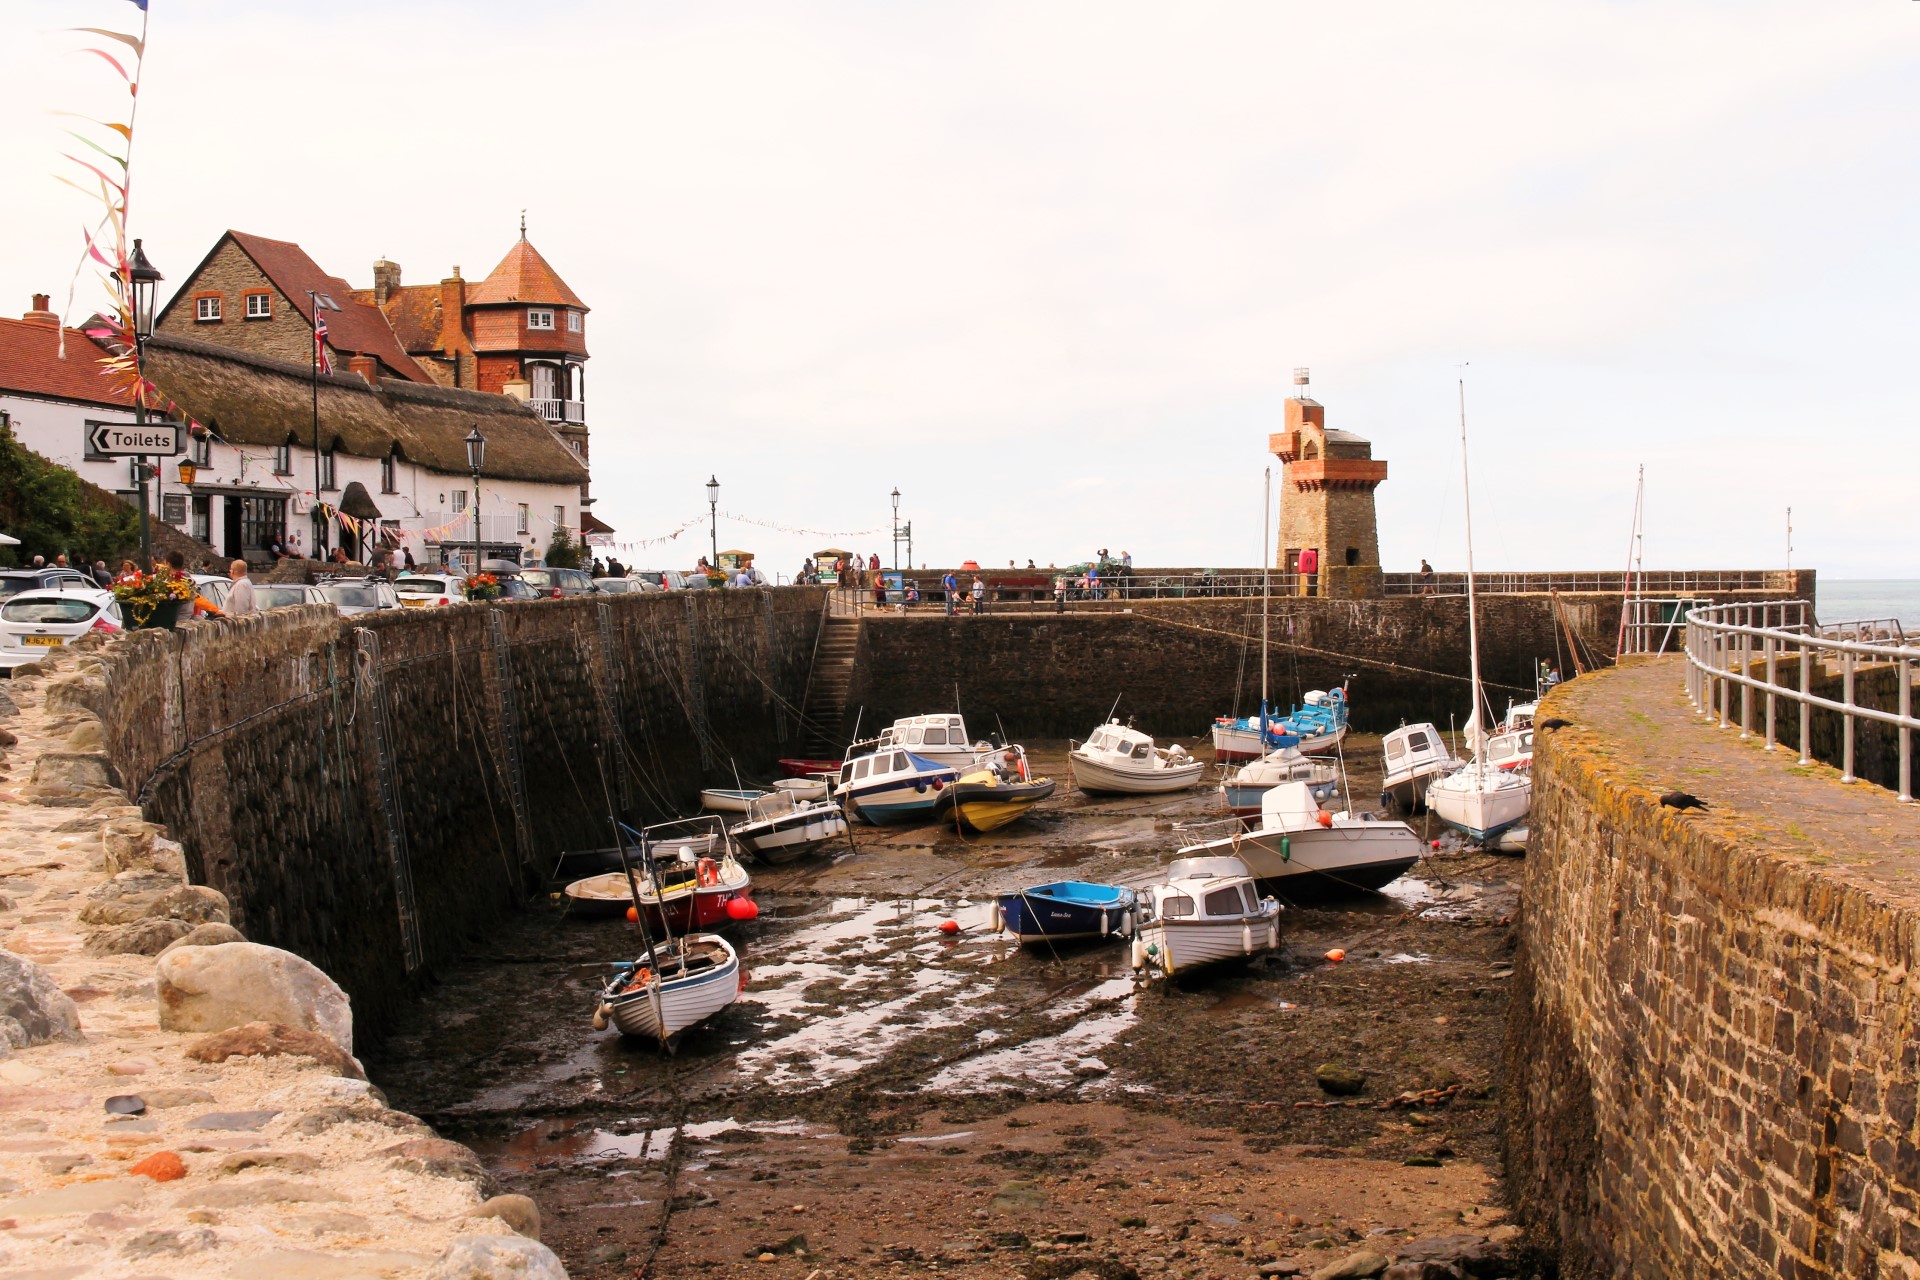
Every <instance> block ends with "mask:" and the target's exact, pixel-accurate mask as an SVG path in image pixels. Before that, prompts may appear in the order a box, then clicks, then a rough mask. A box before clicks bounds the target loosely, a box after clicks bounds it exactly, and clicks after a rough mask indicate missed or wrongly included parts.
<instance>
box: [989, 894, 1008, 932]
mask: <svg viewBox="0 0 1920 1280" xmlns="http://www.w3.org/2000/svg"><path fill="white" fill-rule="evenodd" d="M989 923H990V925H991V926H992V932H994V933H1004V932H1006V928H1007V917H1006V915H1005V913H1004V912H1002V911H1001V910H1000V899H998V898H995V899H994V900H993V915H992V917H991V919H990V921H989Z"/></svg>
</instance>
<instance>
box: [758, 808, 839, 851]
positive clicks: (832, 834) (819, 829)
mask: <svg viewBox="0 0 1920 1280" xmlns="http://www.w3.org/2000/svg"><path fill="white" fill-rule="evenodd" d="M846 836H847V816H846V815H845V814H844V813H842V812H840V810H838V809H836V808H834V807H833V806H831V805H820V806H817V807H815V808H812V809H802V810H796V811H794V812H792V813H783V814H780V815H779V816H777V817H774V818H769V819H767V820H765V821H762V822H743V823H741V824H740V825H739V826H737V827H735V828H734V829H733V837H734V839H736V840H738V841H739V842H740V843H741V844H742V845H744V846H746V848H747V849H748V851H750V852H751V853H752V854H753V856H754V857H756V858H758V859H760V860H761V861H762V862H767V863H772V864H775V865H778V864H779V863H782V862H791V861H793V860H794V859H795V858H799V857H804V856H805V855H807V854H809V853H812V852H813V851H814V850H816V849H818V848H820V847H821V846H822V845H826V844H831V843H833V842H834V841H836V840H844V839H846Z"/></svg>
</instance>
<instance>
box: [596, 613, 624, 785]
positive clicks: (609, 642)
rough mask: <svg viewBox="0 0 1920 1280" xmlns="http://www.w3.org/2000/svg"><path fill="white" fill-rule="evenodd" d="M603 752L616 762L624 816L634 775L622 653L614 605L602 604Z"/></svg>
mask: <svg viewBox="0 0 1920 1280" xmlns="http://www.w3.org/2000/svg"><path fill="white" fill-rule="evenodd" d="M599 613H600V678H599V679H598V680H597V681H595V682H594V683H595V685H596V686H597V691H598V692H599V694H600V733H601V737H602V739H603V741H602V746H601V749H600V758H601V759H602V760H609V759H610V760H611V761H612V762H613V784H614V795H615V797H616V798H617V799H618V800H619V803H620V812H621V813H622V814H627V813H631V812H632V811H633V773H632V771H631V770H630V769H629V768H628V766H627V746H626V737H625V735H624V734H623V733H622V732H621V726H620V651H619V650H618V649H616V648H614V645H613V603H612V602H611V601H608V600H602V601H600V609H599Z"/></svg>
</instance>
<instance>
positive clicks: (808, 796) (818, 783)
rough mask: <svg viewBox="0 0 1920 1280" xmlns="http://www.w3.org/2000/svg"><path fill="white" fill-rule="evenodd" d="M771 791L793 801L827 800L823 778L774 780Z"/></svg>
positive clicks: (825, 784) (825, 781)
mask: <svg viewBox="0 0 1920 1280" xmlns="http://www.w3.org/2000/svg"><path fill="white" fill-rule="evenodd" d="M773 789H774V790H775V791H776V792H778V793H781V794H784V795H789V796H792V797H793V798H794V799H795V800H825V799H826V798H827V780H826V779H825V778H776V779H774V782H773Z"/></svg>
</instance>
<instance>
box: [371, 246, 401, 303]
mask: <svg viewBox="0 0 1920 1280" xmlns="http://www.w3.org/2000/svg"><path fill="white" fill-rule="evenodd" d="M399 287H400V264H399V263H397V262H389V261H387V260H386V259H385V258H375V259H374V260H373V305H374V306H376V307H384V306H386V305H387V299H388V298H391V297H392V296H393V292H394V290H396V289H398V288H399Z"/></svg>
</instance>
